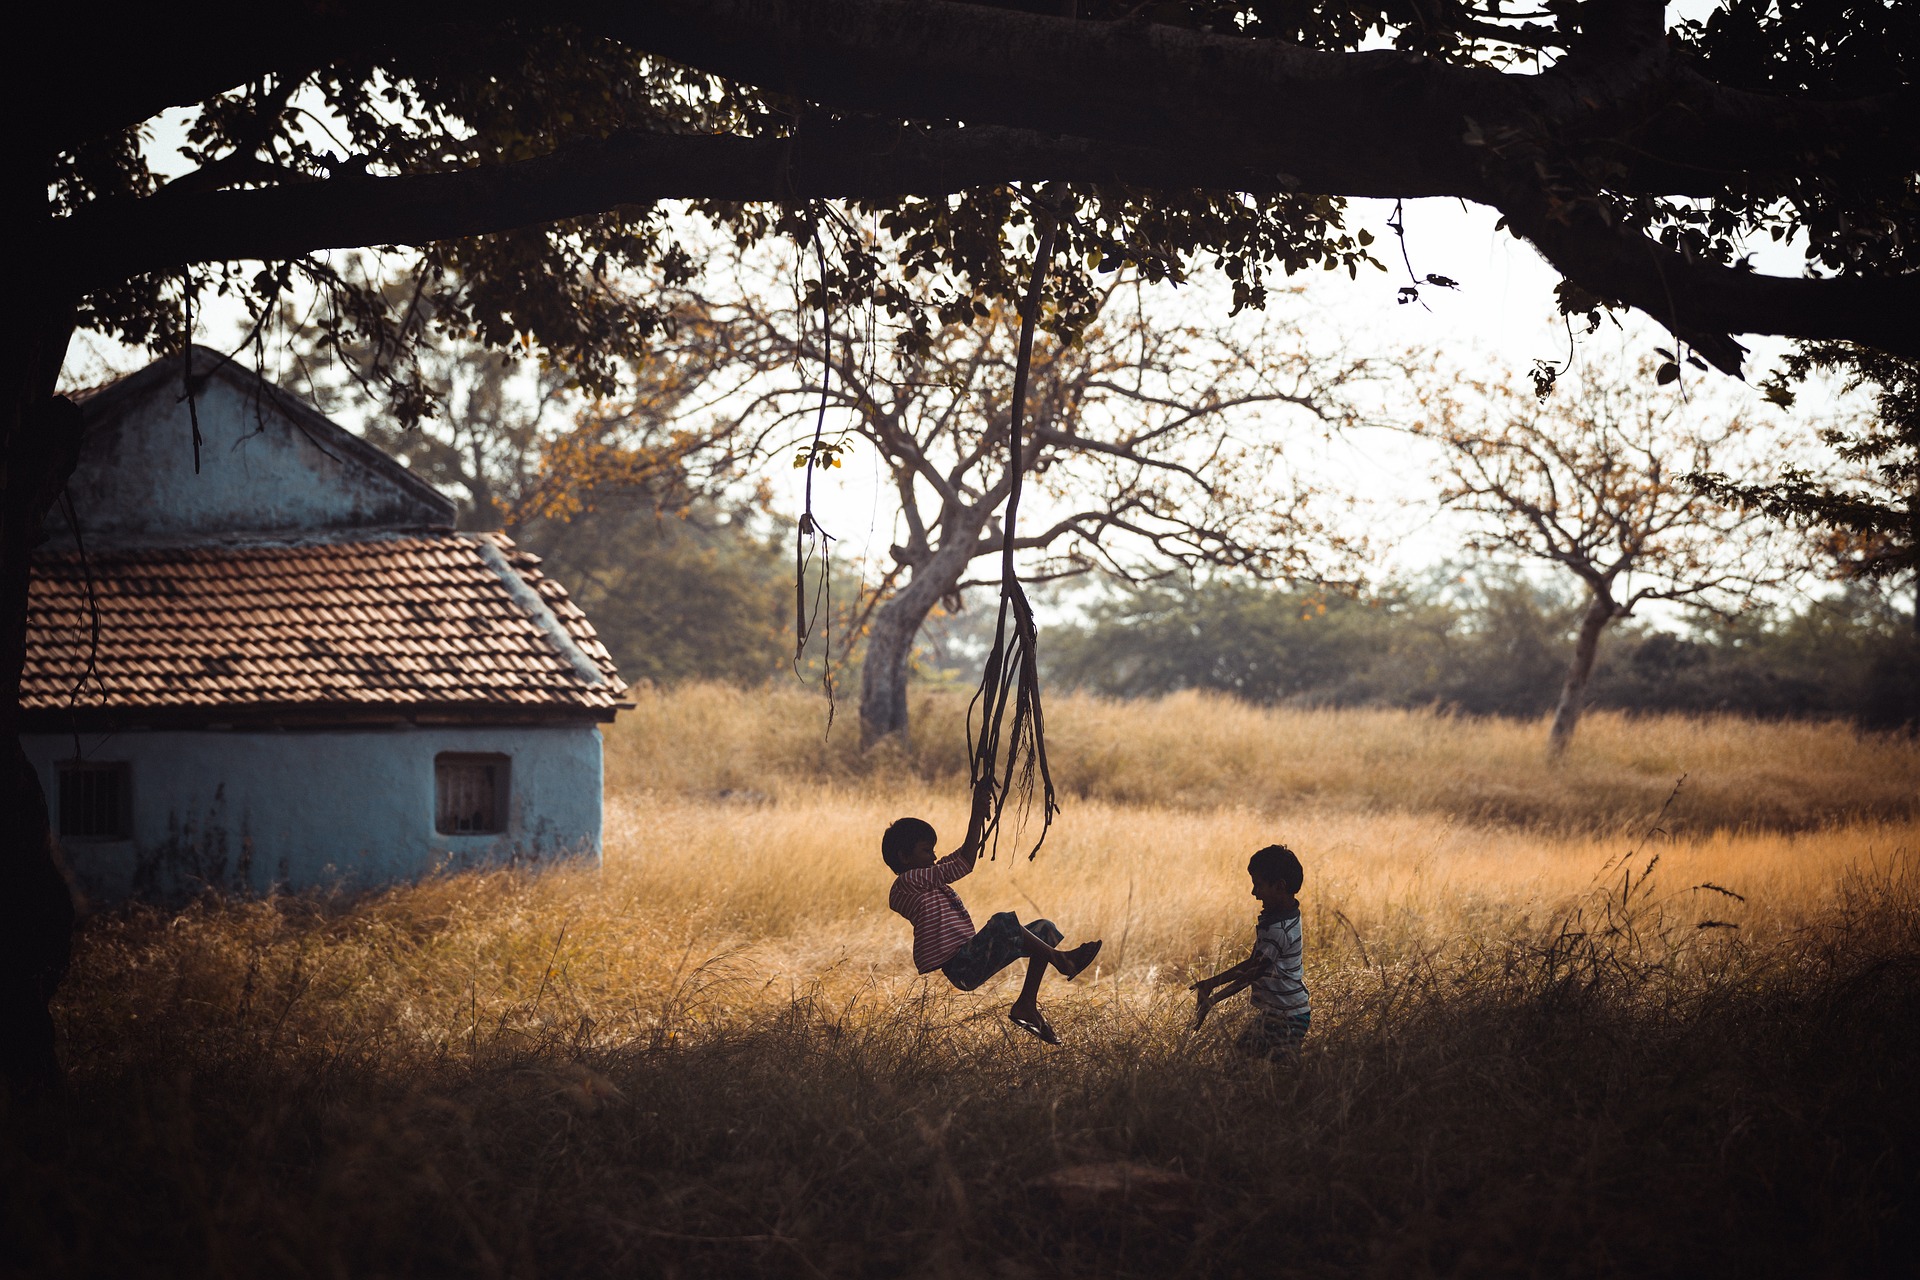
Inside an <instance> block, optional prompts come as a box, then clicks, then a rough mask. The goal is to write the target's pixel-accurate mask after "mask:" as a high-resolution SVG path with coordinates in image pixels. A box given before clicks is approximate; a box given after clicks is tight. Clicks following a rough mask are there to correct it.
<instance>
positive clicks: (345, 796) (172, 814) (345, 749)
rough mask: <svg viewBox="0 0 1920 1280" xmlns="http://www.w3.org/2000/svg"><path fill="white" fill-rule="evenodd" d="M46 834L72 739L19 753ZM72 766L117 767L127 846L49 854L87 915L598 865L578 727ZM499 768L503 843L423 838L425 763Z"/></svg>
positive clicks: (586, 760) (32, 739) (106, 745)
mask: <svg viewBox="0 0 1920 1280" xmlns="http://www.w3.org/2000/svg"><path fill="white" fill-rule="evenodd" d="M22 742H23V744H24V745H25V747H26V750H27V755H28V758H29V759H31V760H32V761H33V764H34V767H35V768H36V769H38V770H39V772H40V778H41V782H42V784H43V785H44V787H45V788H46V793H47V804H48V808H49V810H50V811H51V812H52V813H53V815H54V827H55V829H56V830H58V828H59V786H58V778H57V765H58V762H59V761H62V760H70V759H72V758H73V756H74V738H73V736H72V735H70V734H29V735H26V736H25V737H23V739H22ZM79 746H80V751H81V755H82V758H83V759H85V760H88V761H94V762H101V763H105V762H118V761H124V762H126V763H127V765H128V766H129V770H130V780H131V784H132V817H133V825H132V838H131V839H129V840H116V841H99V840H62V841H61V848H62V851H63V853H64V854H65V858H66V863H67V866H68V868H69V869H70V870H71V871H72V873H73V876H74V879H75V880H76V881H77V882H78V886H79V888H80V889H81V891H82V892H83V893H84V894H85V895H86V896H87V897H88V899H89V900H91V901H92V902H93V903H95V904H96V905H98V904H105V903H111V902H115V901H118V900H121V899H124V898H126V897H129V896H139V897H147V898H154V897H158V898H178V897H181V896H184V895H187V894H191V893H193V892H195V891H197V890H198V889H200V888H203V887H207V886H209V885H211V886H215V887H220V888H225V889H233V890H240V891H243V892H244V891H252V892H256V893H262V892H267V891H269V890H272V889H276V888H279V889H291V890H299V889H328V888H336V887H338V888H346V889H354V888H367V887H371V886H375V885H380V884H387V883H391V882H394V881H404V880H412V879H417V878H419V877H421V876H423V875H428V874H431V873H433V872H436V871H443V870H454V869H460V868H466V867H479V866H500V865H505V864H508V863H519V864H530V863H543V862H547V861H551V860H554V859H557V858H562V857H580V858H585V859H588V860H590V861H591V863H592V864H593V865H596V866H597V865H598V864H599V861H600V796H601V755H600V731H599V729H598V728H596V727H595V726H593V725H591V724H587V725H536V726H502V727H477V728H470V727H465V726H446V727H441V726H429V727H400V728H392V729H353V730H341V731H312V732H308V731H298V730H289V731H277V732H254V731H234V732H223V731H215V730H208V731H180V732H170V731H129V732H122V733H113V734H89V733H83V734H81V735H80V738H79ZM441 752H474V753H487V754H494V753H498V754H503V755H505V756H507V757H509V761H510V763H509V769H508V777H509V787H510V790H511V796H510V800H509V804H508V810H507V829H506V831H505V832H503V833H502V834H499V835H442V834H440V833H438V832H436V831H435V830H434V800H435V793H434V758H435V756H437V755H438V754H439V753H441Z"/></svg>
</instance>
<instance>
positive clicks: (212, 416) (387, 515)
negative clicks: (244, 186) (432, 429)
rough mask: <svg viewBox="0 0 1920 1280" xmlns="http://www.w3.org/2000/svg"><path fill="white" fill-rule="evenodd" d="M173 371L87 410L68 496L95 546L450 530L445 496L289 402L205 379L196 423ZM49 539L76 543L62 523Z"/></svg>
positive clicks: (237, 381)
mask: <svg viewBox="0 0 1920 1280" xmlns="http://www.w3.org/2000/svg"><path fill="white" fill-rule="evenodd" d="M199 363H200V364H202V365H205V364H208V363H210V362H209V361H208V360H206V359H205V358H204V357H203V358H202V359H201V360H200V362H199ZM166 372H167V371H166V370H165V369H164V368H163V367H162V368H156V369H149V370H147V371H145V372H143V373H140V374H135V375H134V376H133V377H132V378H130V379H128V380H127V383H126V385H124V386H120V387H114V388H109V389H108V390H106V391H104V392H102V393H101V394H100V395H99V396H98V397H96V398H94V399H90V400H88V401H87V402H86V404H85V406H84V411H85V413H86V417H87V419H88V428H87V434H86V437H85V441H84V444H83V446H82V451H81V458H80V466H79V469H78V470H77V471H76V472H75V474H74V477H73V480H72V482H71V483H70V485H69V491H70V492H71V493H72V495H73V500H74V507H75V509H76V511H77V513H78V514H79V517H80V532H81V536H82V537H83V538H84V539H86V540H87V541H88V542H89V543H90V544H91V543H94V542H96V541H97V542H99V543H101V544H103V545H104V544H106V543H125V542H151V543H166V544H179V543H187V542H194V541H199V540H201V539H205V538H231V537H234V536H236V535H239V536H246V535H263V534H267V535H270V534H285V535H288V536H299V535H302V534H313V533H323V532H326V531H329V530H342V531H344V530H349V529H378V528H422V527H428V528H448V527H451V525H452V523H453V505H452V504H451V503H450V502H449V501H448V500H447V499H446V498H445V497H443V496H442V495H440V494H439V493H437V492H435V491H434V490H433V489H432V488H431V487H430V486H428V485H427V484H426V483H425V482H423V481H420V480H417V479H416V478H414V477H412V476H409V475H407V474H406V473H404V472H403V471H401V470H400V469H399V468H398V467H397V466H396V465H395V464H394V463H393V462H392V461H390V460H388V459H387V458H386V457H385V455H383V454H381V453H380V452H379V451H378V450H376V449H375V448H374V447H373V446H371V445H369V444H367V443H366V442H365V441H363V440H360V439H358V438H357V437H355V436H353V435H351V434H350V433H348V432H347V431H344V430H343V429H341V428H340V427H338V426H336V425H335V424H333V423H332V422H330V421H328V420H327V419H326V418H324V417H322V416H321V415H319V414H318V413H315V412H314V411H313V410H312V409H311V408H309V407H307V406H306V405H305V404H304V403H302V402H300V401H298V400H297V399H296V398H294V397H293V396H291V395H289V394H288V393H286V392H284V391H279V390H277V389H276V388H274V387H272V386H271V385H270V384H268V383H265V382H262V381H260V380H259V379H257V378H255V377H254V376H253V375H252V374H251V373H247V372H245V371H240V370H233V369H231V368H230V367H224V366H223V367H222V368H221V370H220V371H219V372H215V373H213V374H211V375H210V376H206V377H203V378H201V379H200V380H199V390H198V391H197V393H196V394H195V396H194V399H193V404H192V406H191V410H192V412H191V413H190V412H189V405H188V403H187V401H186V398H185V396H184V394H183V392H182V379H181V378H180V377H178V376H173V377H163V376H161V375H163V374H165V373H166ZM195 414H197V415H198V417H199V420H200V435H201V445H200V470H199V473H198V474H195V472H194V458H193V415H195ZM48 528H49V532H50V533H51V535H52V536H53V539H54V541H55V542H56V543H62V542H66V543H70V541H71V535H70V534H69V532H68V530H67V527H66V520H65V518H64V516H62V515H61V514H59V513H57V512H56V513H55V514H54V515H53V516H52V517H50V519H49V521H48Z"/></svg>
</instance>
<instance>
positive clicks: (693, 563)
mask: <svg viewBox="0 0 1920 1280" xmlns="http://www.w3.org/2000/svg"><path fill="white" fill-rule="evenodd" d="M753 522H754V514H753V513H752V512H751V511H738V510H736V511H728V510H726V509H724V508H717V507H715V506H714V505H713V504H711V503H697V504H694V505H693V506H691V507H688V508H687V509H685V510H682V511H677V512H675V511H663V510H661V509H660V508H659V507H658V506H657V505H655V504H654V503H653V502H652V501H650V500H648V499H646V498H644V497H632V498H627V499H625V500H621V499H615V500H613V501H610V502H603V503H602V504H600V505H598V506H596V507H595V509H594V510H593V511H591V512H585V513H582V514H579V515H575V516H573V517H572V518H570V519H565V520H559V519H553V520H536V521H534V522H532V523H531V524H527V525H522V526H521V527H520V528H519V529H518V530H517V531H516V536H517V538H518V539H519V540H520V542H521V543H522V545H524V546H526V547H528V548H530V549H532V550H534V551H535V552H536V553H538V554H539V555H540V556H542V557H543V558H544V560H545V564H544V565H543V566H542V567H543V570H544V571H545V572H547V573H549V574H552V575H553V576H554V577H555V578H556V579H557V580H558V581H560V582H561V583H563V584H564V585H565V586H566V588H567V590H568V592H569V593H570V594H571V595H572V596H573V599H574V602H575V603H576V604H578V605H579V606H580V607H581V608H582V609H584V610H585V611H586V614H587V616H588V617H589V618H591V619H592V620H593V625H594V628H595V629H596V630H597V631H598V632H599V633H600V638H601V639H602V641H604V642H605V644H606V646H607V649H608V651H609V652H610V653H612V654H613V658H614V662H615V663H616V664H617V665H618V667H619V669H620V675H621V677H622V678H623V679H624V680H626V681H627V682H628V683H629V684H638V683H640V682H642V681H647V682H652V683H669V684H670V683H673V682H675V681H679V680H688V679H700V680H727V681H731V682H734V683H738V684H743V685H759V684H763V683H765V682H766V681H767V680H769V679H772V678H774V677H776V676H778V675H779V674H781V673H783V672H785V671H787V669H788V665H789V663H790V662H791V661H792V658H793V638H792V635H791V633H790V632H789V631H788V629H787V628H788V626H789V625H790V622H791V619H790V617H789V616H788V615H789V613H790V611H791V608H792V603H793V564H792V561H791V559H790V558H789V557H788V556H787V554H786V553H785V549H784V548H782V547H780V546H777V545H773V544H770V543H769V542H767V541H766V540H765V538H763V537H761V536H758V535H756V534H755V533H753V532H752V526H753Z"/></svg>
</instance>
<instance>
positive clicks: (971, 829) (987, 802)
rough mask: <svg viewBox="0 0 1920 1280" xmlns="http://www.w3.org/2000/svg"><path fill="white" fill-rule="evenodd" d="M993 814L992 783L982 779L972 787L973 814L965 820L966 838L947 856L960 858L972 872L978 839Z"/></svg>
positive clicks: (977, 848)
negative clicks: (988, 817)
mask: <svg viewBox="0 0 1920 1280" xmlns="http://www.w3.org/2000/svg"><path fill="white" fill-rule="evenodd" d="M992 812H993V781H992V780H991V779H985V778H983V779H982V780H981V781H979V782H977V783H975V784H974V787H973V814H972V816H970V817H969V818H968V819H967V838H966V840H965V841H964V842H963V843H962V844H961V845H960V847H959V848H958V849H955V850H954V851H953V852H952V853H950V854H948V855H947V856H948V857H950V858H960V859H962V860H964V861H965V862H966V864H967V868H968V870H972V868H973V863H974V860H975V859H976V858H978V857H979V856H980V837H981V836H982V835H983V834H984V833H985V831H986V829H987V816H988V815H989V814H991V813H992Z"/></svg>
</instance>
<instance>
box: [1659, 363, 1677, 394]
mask: <svg viewBox="0 0 1920 1280" xmlns="http://www.w3.org/2000/svg"><path fill="white" fill-rule="evenodd" d="M1679 378H1680V366H1679V365H1677V364H1675V363H1673V361H1671V360H1669V361H1667V363H1665V364H1663V365H1661V366H1660V367H1659V368H1658V369H1656V370H1654V372H1653V380H1654V381H1655V382H1657V383H1659V384H1660V385H1661V386H1663V387H1664V386H1666V385H1667V384H1668V383H1669V382H1677V381H1679Z"/></svg>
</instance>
